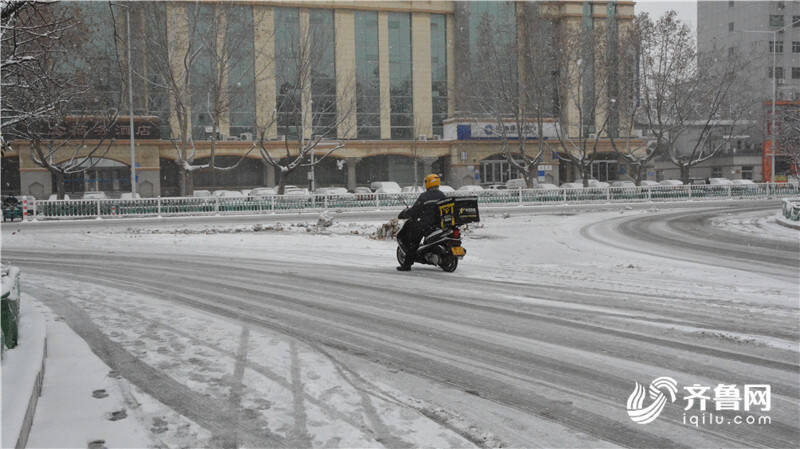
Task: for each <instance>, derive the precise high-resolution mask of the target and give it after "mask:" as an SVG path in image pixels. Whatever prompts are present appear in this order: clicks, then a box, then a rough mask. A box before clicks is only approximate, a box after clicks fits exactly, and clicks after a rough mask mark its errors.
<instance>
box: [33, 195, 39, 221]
mask: <svg viewBox="0 0 800 449" xmlns="http://www.w3.org/2000/svg"><path fill="white" fill-rule="evenodd" d="M38 201H39V200H36V199H34V200H33V220H34V221H36V216H37V213H38V212H39V210H38V206H37V204H36V203H37V202H38Z"/></svg>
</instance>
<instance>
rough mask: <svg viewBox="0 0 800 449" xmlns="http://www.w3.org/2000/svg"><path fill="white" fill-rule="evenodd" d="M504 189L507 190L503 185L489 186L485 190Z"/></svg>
mask: <svg viewBox="0 0 800 449" xmlns="http://www.w3.org/2000/svg"><path fill="white" fill-rule="evenodd" d="M506 189H508V187H506V185H505V184H489V185H487V186H486V188H485V190H506Z"/></svg>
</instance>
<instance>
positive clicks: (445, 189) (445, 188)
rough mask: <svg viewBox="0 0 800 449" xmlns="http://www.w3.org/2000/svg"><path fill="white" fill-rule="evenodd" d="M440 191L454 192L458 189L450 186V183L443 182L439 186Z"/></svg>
mask: <svg viewBox="0 0 800 449" xmlns="http://www.w3.org/2000/svg"><path fill="white" fill-rule="evenodd" d="M439 191H440V192H442V193H453V192H455V191H456V189H454V188H452V187H450V186H448V185H444V184H442V185H440V186H439Z"/></svg>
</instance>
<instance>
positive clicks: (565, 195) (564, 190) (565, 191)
mask: <svg viewBox="0 0 800 449" xmlns="http://www.w3.org/2000/svg"><path fill="white" fill-rule="evenodd" d="M561 196H562V197H563V198H564V202H565V203H566V202H567V189H561Z"/></svg>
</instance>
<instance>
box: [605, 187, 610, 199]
mask: <svg viewBox="0 0 800 449" xmlns="http://www.w3.org/2000/svg"><path fill="white" fill-rule="evenodd" d="M606 201H611V187H606Z"/></svg>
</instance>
